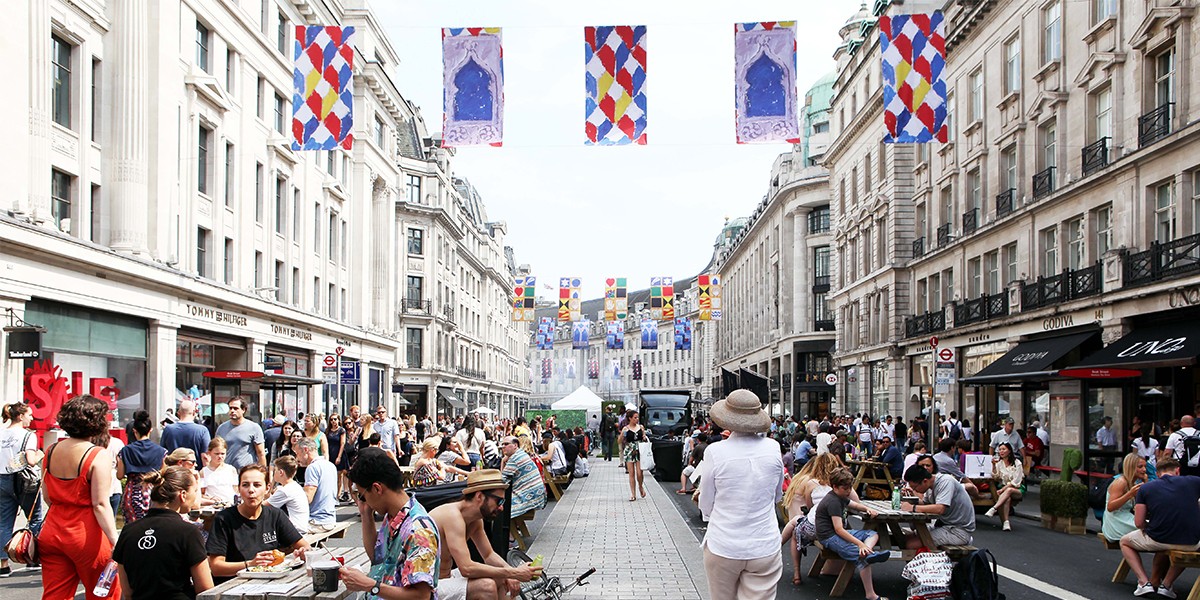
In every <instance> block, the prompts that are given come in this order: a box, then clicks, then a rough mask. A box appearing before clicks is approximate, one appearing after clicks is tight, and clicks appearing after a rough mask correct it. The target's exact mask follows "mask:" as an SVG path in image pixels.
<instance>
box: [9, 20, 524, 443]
mask: <svg viewBox="0 0 1200 600" xmlns="http://www.w3.org/2000/svg"><path fill="white" fill-rule="evenodd" d="M10 8H11V9H12V12H13V14H12V15H11V16H12V18H11V19H10V20H9V21H8V22H7V23H8V25H7V26H6V29H5V33H6V35H4V36H3V42H0V44H2V45H3V47H4V50H5V51H6V52H7V53H8V55H9V56H10V57H12V59H13V61H14V62H13V64H14V65H18V66H19V67H18V70H17V71H16V72H15V73H14V76H12V77H10V78H9V85H10V94H9V95H7V96H6V98H7V100H6V102H7V104H6V105H5V107H4V108H5V110H4V114H5V115H6V118H7V119H9V121H10V123H9V125H10V127H9V128H8V129H9V130H10V131H12V132H19V133H17V134H15V136H14V137H15V140H14V143H12V144H8V145H6V146H5V148H4V149H3V150H0V160H3V164H5V168H6V170H7V172H8V173H9V174H10V177H9V186H10V187H9V196H8V201H7V202H6V205H5V209H6V210H5V212H4V213H3V214H0V255H2V256H3V257H4V261H5V264H6V269H5V271H4V274H3V276H0V296H2V304H3V307H4V308H5V309H9V310H11V313H10V314H11V315H12V317H13V318H14V319H17V318H20V319H24V321H26V322H28V323H30V324H34V325H42V326H44V327H45V328H46V329H47V331H46V332H45V334H44V335H43V344H44V345H43V348H42V353H41V356H40V358H41V359H42V360H41V361H38V364H37V365H34V364H33V361H30V360H16V359H10V360H9V361H8V365H7V368H5V369H3V370H2V371H0V373H2V374H3V382H2V385H3V389H4V390H5V391H6V392H7V393H8V396H9V397H12V398H19V397H22V396H24V397H25V398H26V399H29V400H37V399H38V398H40V397H41V396H44V395H46V394H49V395H50V396H53V397H55V398H58V399H61V398H62V397H63V394H72V395H73V394H74V393H79V392H83V391H95V392H96V393H100V392H103V393H104V395H106V396H107V397H108V398H110V399H112V400H113V401H115V402H116V403H117V405H118V407H119V411H118V412H119V417H120V419H121V420H122V421H127V420H128V419H129V418H130V416H131V415H132V412H133V410H136V409H138V408H145V409H148V410H150V411H151V412H152V413H153V414H158V415H161V414H162V413H163V412H164V411H165V410H166V409H167V408H169V407H172V406H174V404H175V402H176V401H177V399H178V398H180V397H182V396H184V395H189V394H190V395H194V396H198V397H199V398H200V400H201V402H202V404H203V405H204V406H206V407H207V408H206V409H205V411H206V413H205V414H206V415H207V416H210V417H215V418H216V419H217V420H222V419H223V418H224V411H223V410H222V409H223V408H224V403H225V402H227V401H228V399H229V398H230V397H232V396H233V395H238V394H241V395H245V396H248V398H249V399H250V400H251V405H252V406H251V408H252V410H251V413H252V416H254V417H258V416H260V415H269V414H273V413H277V412H281V411H285V410H286V411H287V412H288V414H289V416H294V414H295V413H298V412H311V411H319V412H330V411H345V410H346V409H347V408H348V406H349V405H351V404H359V405H361V406H363V408H364V409H366V408H369V407H372V406H375V405H377V404H380V403H385V404H387V405H388V406H389V407H390V408H392V410H393V412H395V410H396V409H397V408H399V406H397V404H398V402H399V400H400V395H399V394H398V393H393V389H395V388H393V384H396V383H403V381H402V380H401V379H399V374H400V372H399V371H398V369H400V368H401V367H402V366H403V365H404V364H405V362H404V359H405V356H404V355H405V354H406V345H407V339H406V337H405V335H406V333H407V329H408V323H409V322H410V319H409V315H408V313H407V312H405V311H404V309H403V306H404V305H403V302H402V300H403V298H405V295H404V289H403V285H404V281H405V280H404V279H403V269H398V268H397V265H398V264H399V263H400V261H401V259H402V257H403V256H404V255H403V252H404V250H405V249H406V248H407V246H406V238H404V237H401V236H403V235H405V234H406V230H407V229H408V227H407V225H406V224H405V223H406V219H407V217H406V215H404V214H403V212H402V211H401V210H400V207H401V205H402V204H403V202H402V196H403V194H404V192H405V188H406V186H408V185H409V182H410V181H411V179H410V178H409V177H408V176H409V175H415V176H417V177H418V178H419V181H424V180H425V178H430V179H437V177H439V175H437V174H435V173H434V171H438V170H439V169H440V171H438V172H447V173H448V171H449V163H448V160H449V158H448V156H447V155H445V153H444V151H442V150H439V149H436V148H435V146H436V144H435V143H433V142H432V141H426V140H425V139H413V138H415V137H416V136H412V135H409V136H408V138H407V139H406V137H405V135H404V132H405V131H408V132H411V131H415V130H416V129H419V128H421V127H423V125H419V122H420V119H421V117H420V115H419V114H417V113H416V111H415V109H414V107H412V106H411V105H410V104H409V103H408V102H407V101H406V100H404V98H403V97H402V96H401V94H400V92H399V89H398V87H397V85H396V82H395V79H394V76H393V75H392V74H391V72H392V69H393V67H394V66H395V65H396V64H397V63H398V62H399V57H398V56H397V55H396V54H395V51H394V50H393V49H392V47H391V45H390V43H389V42H388V40H387V38H386V36H385V35H384V34H383V32H382V29H381V27H380V26H379V24H378V23H377V22H376V21H375V18H374V15H373V14H372V13H371V12H370V11H369V10H368V9H366V8H365V3H363V2H342V3H333V2H324V1H316V0H314V1H295V2H276V1H273V0H242V1H241V2H200V1H196V2H189V1H179V2H154V3H146V2H140V1H133V0H110V1H108V2H98V1H87V0H84V1H82V2H61V1H58V0H32V1H30V2H21V3H17V4H14V5H13V6H12V7H10ZM328 23H338V24H343V25H354V26H356V27H357V29H358V37H357V40H356V41H355V48H356V53H355V72H354V86H355V96H354V104H355V106H354V108H355V116H356V120H357V125H356V129H355V133H356V136H355V137H356V140H355V144H354V147H353V150H352V151H343V150H336V151H329V152H324V151H323V152H293V151H292V150H290V149H289V144H288V140H289V139H290V132H289V128H290V116H291V108H290V98H291V82H292V76H291V72H292V61H291V52H292V35H293V32H294V27H295V25H297V24H328ZM406 142H407V143H408V144H409V146H410V147H411V146H413V145H415V146H417V147H419V148H420V151H421V152H422V155H421V156H422V159H421V160H420V161H416V163H414V162H413V161H411V160H409V159H407V158H406V157H405V156H404V155H405V152H403V151H402V150H403V148H402V147H401V145H402V144H404V143H406ZM426 147H428V148H426ZM409 154H412V152H409ZM431 164H437V165H439V166H438V167H437V168H431V167H430V166H429V165H431ZM445 177H449V175H448V174H447V175H446V176H445ZM427 185H428V188H430V189H439V190H440V188H439V187H438V186H437V185H435V184H434V183H430V184H427ZM447 187H449V186H447ZM426 203H427V204H432V205H435V206H436V207H437V210H441V211H443V212H444V213H446V215H447V216H446V217H445V219H446V220H448V221H452V222H455V223H458V224H459V225H458V227H459V228H460V229H461V227H462V225H461V224H462V223H463V222H464V221H466V220H469V216H468V215H467V213H466V211H465V210H464V209H463V208H462V206H461V204H462V203H461V202H460V201H459V194H457V193H453V192H451V191H445V192H441V191H439V193H437V194H435V195H434V197H433V198H432V199H427V200H426ZM390 224H395V226H394V227H393V226H390ZM497 231H498V232H499V235H489V236H488V242H487V248H478V247H472V246H471V245H468V246H467V248H470V249H471V250H472V251H478V252H481V253H483V254H487V253H490V254H487V258H486V259H481V260H485V261H486V262H485V266H484V268H482V269H480V270H481V271H483V272H486V271H487V270H488V269H500V270H502V269H504V268H505V262H504V261H503V260H494V256H492V255H493V254H495V253H496V252H497V248H499V250H498V253H499V254H500V255H501V256H503V254H504V252H503V235H502V233H503V227H502V226H500V227H499V228H497ZM401 232H404V233H401ZM485 250H486V252H484V251H485ZM492 278H493V279H496V277H494V276H493V277H492ZM445 280H447V281H449V282H451V283H452V285H454V286H455V288H457V287H459V286H460V285H461V284H460V283H459V281H461V280H460V279H457V278H449V277H447V278H445ZM492 291H494V290H492ZM493 301H495V303H496V304H497V305H498V306H499V307H500V308H502V307H503V306H504V305H506V304H507V301H506V299H505V298H496V296H495V295H491V296H488V297H486V298H485V299H481V300H480V307H481V308H480V310H479V312H480V313H481V314H483V313H489V312H490V313H492V314H495V313H496V312H497V310H499V309H493V308H490V304H489V308H488V309H486V310H485V309H483V308H482V307H483V306H484V304H485V303H492V302H493ZM14 322H15V321H14ZM417 322H420V321H419V320H418V321H417ZM481 329H483V328H481ZM485 331H490V333H487V334H479V335H480V336H481V337H480V339H481V344H480V345H481V346H486V347H488V348H491V349H492V350H491V354H489V355H487V356H486V357H485V356H480V357H479V358H478V360H479V361H487V360H493V361H497V362H505V363H509V364H511V363H512V362H513V359H512V358H511V357H512V354H511V353H509V354H508V355H507V356H508V358H496V356H495V355H499V354H504V353H505V352H506V348H508V349H511V348H512V345H511V340H512V338H513V335H514V334H513V332H511V331H504V330H502V329H500V330H497V329H495V328H493V329H491V330H486V329H485ZM485 335H494V336H495V337H483V336H485ZM506 340H507V341H506ZM434 347H435V346H434V345H433V344H428V345H422V351H428V352H433V350H432V348H434ZM338 348H340V349H341V351H342V353H343V357H342V358H343V360H347V361H349V360H356V361H359V364H360V370H359V372H360V380H359V383H357V384H354V385H349V384H347V385H345V386H343V387H342V393H341V396H340V397H339V396H338V395H337V393H336V392H335V391H334V390H335V389H336V387H335V386H325V385H321V380H322V377H323V373H322V364H323V363H325V361H326V355H327V354H330V355H333V354H334V353H335V350H336V349H338ZM465 364H471V363H465ZM480 364H483V363H482V362H481V363H480ZM31 367H36V368H34V372H33V373H32V374H31V373H27V372H26V369H27V368H31ZM54 368H58V369H60V370H61V375H62V378H63V379H65V380H66V381H65V382H62V383H60V384H59V385H58V387H57V388H55V387H54V386H53V385H51V386H50V387H51V388H52V389H50V390H49V391H47V390H46V389H43V388H45V387H46V386H45V385H40V384H38V383H37V382H39V381H43V380H44V377H43V376H42V375H39V373H40V372H41V371H42V370H46V369H50V370H53V369H54ZM510 370H511V369H510ZM264 371H265V372H267V373H268V375H267V377H266V378H264V379H261V380H257V379H256V380H244V379H237V378H236V377H238V375H236V373H238V372H250V373H253V372H264ZM498 372H499V371H498ZM205 373H209V374H210V376H206V375H205ZM31 375H32V376H33V377H34V379H35V380H36V381H34V382H32V383H31V380H30V377H31ZM50 380H52V381H56V380H55V379H54V378H53V377H51V378H50ZM509 381H511V380H509ZM481 383H482V382H481ZM478 387H480V388H484V387H487V388H489V389H490V390H492V392H493V393H494V394H495V395H496V396H497V397H498V398H502V399H504V400H506V401H508V402H509V403H511V402H512V400H513V399H514V398H515V396H516V395H517V392H518V389H519V388H516V387H513V386H511V385H510V384H509V383H508V382H507V381H506V382H505V383H504V384H503V385H502V386H499V387H497V386H492V385H491V384H490V383H488V385H480V386H478ZM501 389H503V390H504V391H503V393H501V392H500V390H501ZM432 390H433V388H430V391H429V393H428V394H427V396H426V398H425V402H424V406H421V405H420V403H419V402H418V403H417V404H418V406H415V407H413V408H412V409H413V410H416V411H417V412H419V413H424V412H425V411H426V410H433V409H434V408H435V403H434V398H435V396H434V394H433V391H432Z"/></svg>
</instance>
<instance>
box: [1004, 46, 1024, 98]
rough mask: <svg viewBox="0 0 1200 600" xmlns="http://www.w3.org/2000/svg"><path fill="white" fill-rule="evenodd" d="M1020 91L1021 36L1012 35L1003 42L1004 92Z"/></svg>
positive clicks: (1013, 92) (1006, 93)
mask: <svg viewBox="0 0 1200 600" xmlns="http://www.w3.org/2000/svg"><path fill="white" fill-rule="evenodd" d="M1019 91H1021V37H1020V36H1013V37H1012V38H1009V40H1008V41H1007V42H1005V44H1004V94H1005V95H1008V94H1015V93H1017V92H1019Z"/></svg>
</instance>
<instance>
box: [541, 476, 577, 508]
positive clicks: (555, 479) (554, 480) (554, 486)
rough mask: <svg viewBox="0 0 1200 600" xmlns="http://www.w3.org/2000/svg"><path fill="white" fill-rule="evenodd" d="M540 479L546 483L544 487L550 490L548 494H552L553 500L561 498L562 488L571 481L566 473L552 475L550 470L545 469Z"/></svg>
mask: <svg viewBox="0 0 1200 600" xmlns="http://www.w3.org/2000/svg"><path fill="white" fill-rule="evenodd" d="M542 481H543V482H544V483H545V484H546V489H548V490H550V495H551V496H554V500H555V501H558V500H562V491H563V488H565V487H566V484H567V483H569V482H570V481H571V478H570V476H567V475H558V476H554V475H551V474H550V471H546V472H545V473H544V474H543V475H542ZM560 485H561V487H560Z"/></svg>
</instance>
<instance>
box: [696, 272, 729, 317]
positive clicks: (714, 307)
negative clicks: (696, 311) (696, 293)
mask: <svg viewBox="0 0 1200 600" xmlns="http://www.w3.org/2000/svg"><path fill="white" fill-rule="evenodd" d="M696 287H698V288H699V290H700V315H699V317H700V320H701V321H720V320H721V311H722V310H723V307H722V305H721V278H720V277H718V276H716V275H700V276H698V277H697V278H696Z"/></svg>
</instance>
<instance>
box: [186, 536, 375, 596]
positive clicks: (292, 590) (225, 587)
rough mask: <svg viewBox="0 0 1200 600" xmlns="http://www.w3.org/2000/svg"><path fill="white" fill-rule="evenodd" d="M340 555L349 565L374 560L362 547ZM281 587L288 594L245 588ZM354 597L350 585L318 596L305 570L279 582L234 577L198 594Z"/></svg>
mask: <svg viewBox="0 0 1200 600" xmlns="http://www.w3.org/2000/svg"><path fill="white" fill-rule="evenodd" d="M314 552H318V553H319V554H325V551H323V550H314ZM335 553H336V554H337V555H338V556H343V557H345V560H346V566H350V567H363V566H365V565H369V564H370V563H371V559H370V557H369V556H367V553H366V551H365V550H363V549H362V548H358V547H356V548H338V549H336V550H335ZM263 583H267V584H277V585H279V586H286V587H287V589H286V591H273V592H269V593H262V592H254V591H250V590H252V588H247V587H244V586H247V585H254V584H263ZM350 595H351V592H350V590H348V589H346V584H344V583H341V582H338V589H337V591H336V592H324V593H320V594H318V593H316V592H314V591H313V589H312V576H311V575H309V574H308V571H307V569H306V568H304V567H300V568H297V569H293V570H292V571H289V572H288V573H287V575H284V576H283V577H280V578H278V579H247V578H244V577H234V578H233V579H230V580H229V581H226V582H225V583H222V584H220V585H218V586H216V587H214V588H212V589H210V590H206V591H204V592H201V593H200V594H198V595H197V600H344V599H345V598H348V597H349V596H350Z"/></svg>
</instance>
